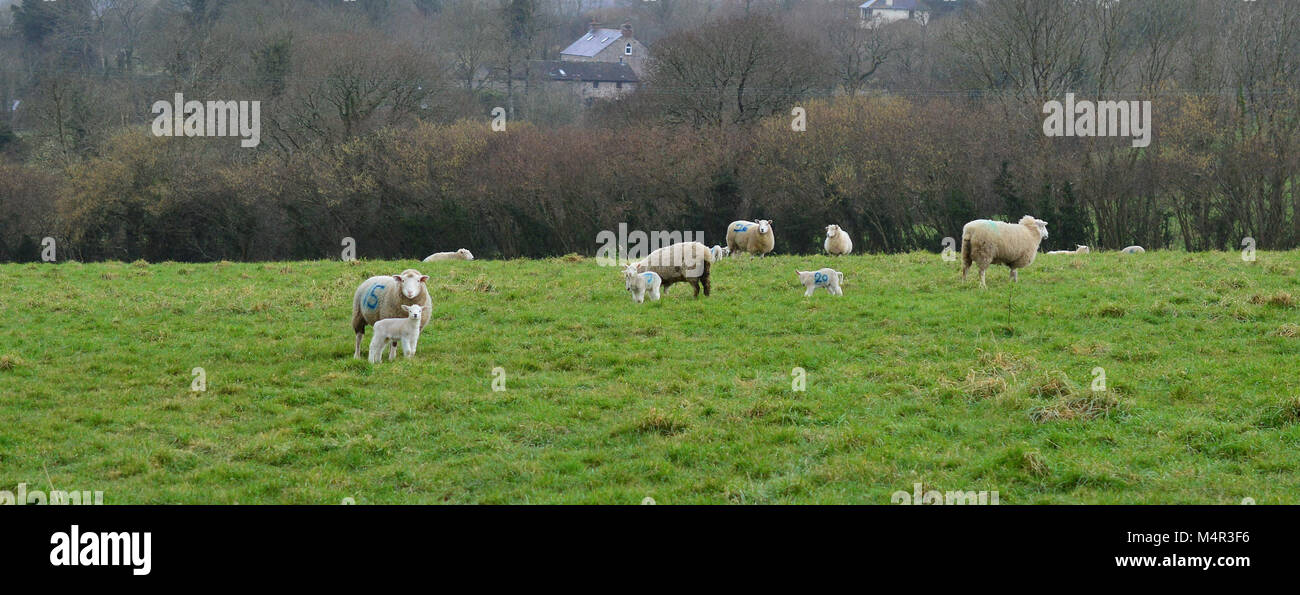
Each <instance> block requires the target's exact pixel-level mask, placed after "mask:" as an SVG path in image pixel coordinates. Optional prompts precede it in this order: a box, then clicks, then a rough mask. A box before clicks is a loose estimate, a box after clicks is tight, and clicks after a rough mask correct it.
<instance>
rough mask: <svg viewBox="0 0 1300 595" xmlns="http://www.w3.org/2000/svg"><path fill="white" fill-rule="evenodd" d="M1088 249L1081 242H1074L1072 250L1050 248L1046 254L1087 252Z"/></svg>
mask: <svg viewBox="0 0 1300 595" xmlns="http://www.w3.org/2000/svg"><path fill="white" fill-rule="evenodd" d="M1089 251H1090V249H1089V248H1088V247H1087V246H1084V245H1083V244H1075V245H1074V249H1073V250H1052V251H1051V252H1048V254H1087V253H1088V252H1089Z"/></svg>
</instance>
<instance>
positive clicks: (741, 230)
mask: <svg viewBox="0 0 1300 595" xmlns="http://www.w3.org/2000/svg"><path fill="white" fill-rule="evenodd" d="M774 247H776V234H775V233H774V232H773V230H772V222H771V221H769V220H767V219H759V220H758V221H732V222H731V225H730V226H728V227H727V249H728V250H731V251H732V252H737V251H739V252H748V253H750V254H757V255H759V256H763V255H765V254H767V253H768V252H771V251H772V248H774Z"/></svg>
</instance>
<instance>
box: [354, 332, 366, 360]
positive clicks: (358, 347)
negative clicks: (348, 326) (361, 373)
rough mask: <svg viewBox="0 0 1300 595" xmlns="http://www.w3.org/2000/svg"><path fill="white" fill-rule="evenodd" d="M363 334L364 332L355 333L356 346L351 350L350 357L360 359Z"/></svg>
mask: <svg viewBox="0 0 1300 595" xmlns="http://www.w3.org/2000/svg"><path fill="white" fill-rule="evenodd" d="M364 336H365V333H357V348H356V350H355V351H353V352H352V357H353V358H354V359H361V337H364Z"/></svg>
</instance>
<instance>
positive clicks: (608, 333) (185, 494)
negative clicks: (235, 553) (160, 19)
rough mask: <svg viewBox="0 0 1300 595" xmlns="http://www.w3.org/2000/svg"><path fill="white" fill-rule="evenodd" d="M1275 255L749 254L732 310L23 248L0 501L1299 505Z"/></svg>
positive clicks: (727, 282)
mask: <svg viewBox="0 0 1300 595" xmlns="http://www.w3.org/2000/svg"><path fill="white" fill-rule="evenodd" d="M1258 258H1259V260H1258V262H1256V263H1250V264H1248V263H1243V262H1242V261H1241V259H1240V258H1239V257H1238V255H1237V254H1236V253H1200V254H1186V253H1179V252H1163V253H1161V252H1156V253H1148V254H1145V255H1140V256H1125V255H1120V254H1115V253H1103V254H1091V255H1087V256H1082V257H1071V256H1040V257H1039V259H1038V262H1037V263H1035V264H1034V265H1033V266H1031V267H1029V268H1028V269H1025V270H1024V271H1022V272H1021V282H1020V283H1019V284H1018V285H1016V286H1014V287H1013V286H1011V284H1010V283H1009V282H1008V281H1007V270H1006V268H1005V267H999V268H996V269H992V270H991V271H990V275H989V288H988V289H987V290H985V291H980V290H979V289H977V288H976V287H975V286H974V284H973V283H971V284H968V285H962V284H961V282H960V280H959V276H958V273H957V264H956V263H949V262H943V261H942V260H941V259H940V258H939V256H937V255H933V254H922V253H916V254H907V255H893V256H853V257H847V258H841V259H838V260H832V259H829V258H826V257H776V258H767V259H762V260H759V259H751V258H747V257H736V258H733V259H729V260H726V261H724V262H722V263H720V264H718V265H717V266H716V268H715V269H714V294H713V297H711V298H707V299H703V298H701V299H699V300H693V299H691V298H690V287H689V286H683V285H679V286H676V287H673V288H672V290H671V291H670V292H668V294H667V295H666V296H665V298H664V299H663V301H661V302H658V303H646V304H643V305H639V306H638V305H636V304H633V303H632V302H631V300H630V299H628V296H627V293H626V292H625V291H624V289H623V283H622V279H621V276H620V275H619V273H618V272H617V270H616V269H612V268H602V267H598V266H596V264H595V263H594V261H592V260H590V259H578V258H576V257H570V258H564V259H552V260H543V261H526V260H519V261H482V260H480V261H473V262H451V263H424V264H414V263H412V262H373V261H363V262H355V263H342V262H295V263H271V264H262V263H256V264H231V263H220V264H177V263H163V264H146V263H143V262H139V263H103V264H79V263H63V264H58V265H34V264H33V265H3V266H0V279H3V284H2V285H0V320H3V321H4V323H3V325H0V490H10V491H13V490H16V486H17V484H18V483H19V482H26V483H27V484H28V486H29V489H49V488H50V487H53V488H56V489H63V490H72V489H77V490H103V491H104V492H105V501H106V502H108V503H119V504H120V503H173V502H178V503H235V502H239V503H329V504H333V503H338V502H340V501H341V500H342V499H343V498H345V497H351V498H354V499H355V500H356V502H358V503H361V504H368V503H440V502H457V503H465V502H470V503H506V502H509V503H624V504H634V503H639V502H641V500H642V499H643V498H645V497H647V496H649V497H653V498H654V499H655V500H656V501H657V502H659V503H661V504H666V503H814V502H815V503H879V504H885V503H888V502H889V500H890V494H891V493H893V492H895V491H898V490H904V491H908V492H910V491H911V490H912V485H913V484H914V483H916V482H921V483H923V484H924V489H927V490H929V489H937V490H940V491H947V490H997V491H998V492H999V495H1000V502H1001V503H1003V504H1021V503H1221V504H1235V503H1238V502H1240V501H1241V499H1242V498H1243V497H1251V498H1254V499H1255V500H1256V501H1257V502H1259V503H1261V504H1266V503H1294V502H1295V494H1297V493H1300V473H1298V471H1300V452H1298V451H1297V442H1298V441H1300V399H1298V397H1300V389H1298V388H1297V387H1298V386H1300V360H1298V359H1297V353H1300V326H1298V325H1297V322H1300V320H1298V319H1300V316H1298V314H1300V311H1298V308H1297V302H1298V301H1300V278H1298V277H1297V274H1296V271H1297V269H1300V252H1286V253H1268V252H1261V253H1259V255H1258ZM411 266H415V267H417V268H419V269H421V270H422V271H423V272H425V273H426V274H429V275H431V279H430V291H431V294H432V296H433V302H434V309H433V313H432V317H431V321H430V323H429V325H428V327H427V328H426V329H425V331H424V334H423V335H422V337H421V341H420V351H419V353H418V354H417V355H416V357H415V358H414V359H412V360H409V361H400V360H399V361H398V362H396V363H391V364H390V363H388V362H385V363H384V364H382V365H379V366H371V364H369V363H367V362H365V361H360V360H354V359H353V358H352V342H353V337H352V333H351V330H350V328H349V324H348V323H349V318H350V307H351V297H352V292H353V289H354V288H355V287H356V285H357V284H358V283H359V282H360V281H361V280H362V279H364V278H365V277H367V276H369V275H372V274H379V273H395V272H397V271H400V270H401V269H403V268H407V267H411ZM819 266H833V267H835V268H838V269H840V270H842V271H844V272H845V274H846V277H847V279H846V284H845V296H844V297H843V298H835V297H832V296H830V295H828V294H826V293H825V292H823V291H820V290H819V291H818V292H817V293H816V294H815V295H814V296H813V297H812V298H808V299H805V298H804V297H803V296H802V289H803V288H802V286H800V285H797V282H796V279H795V275H794V272H793V271H794V270H795V269H796V268H804V269H807V268H815V267H819ZM1008 302H1010V310H1009V311H1008ZM368 338H369V333H367V339H368ZM196 367H202V368H204V369H205V371H206V375H207V390H206V391H204V392H193V391H191V390H190V388H191V381H192V376H191V370H192V369H193V368H196ZM496 367H501V368H503V369H504V370H505V386H506V390H504V391H501V392H494V391H493V390H492V380H493V369H494V368H496ZM795 367H800V368H803V369H804V370H806V372H807V390H806V391H805V392H794V391H792V390H791V381H792V369H793V368H795ZM1096 367H1102V368H1104V370H1105V375H1106V382H1107V390H1106V391H1105V392H1094V391H1092V390H1091V388H1090V385H1091V383H1092V380H1093V376H1092V371H1093V369H1094V368H1096Z"/></svg>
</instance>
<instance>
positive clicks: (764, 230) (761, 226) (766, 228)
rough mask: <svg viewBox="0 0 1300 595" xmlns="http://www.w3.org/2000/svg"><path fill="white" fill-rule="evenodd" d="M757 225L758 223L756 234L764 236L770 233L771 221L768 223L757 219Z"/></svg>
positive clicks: (765, 220)
mask: <svg viewBox="0 0 1300 595" xmlns="http://www.w3.org/2000/svg"><path fill="white" fill-rule="evenodd" d="M757 223H758V233H760V234H764V235H765V234H769V233H772V222H771V221H769V220H767V219H759V220H758V221H757Z"/></svg>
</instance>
